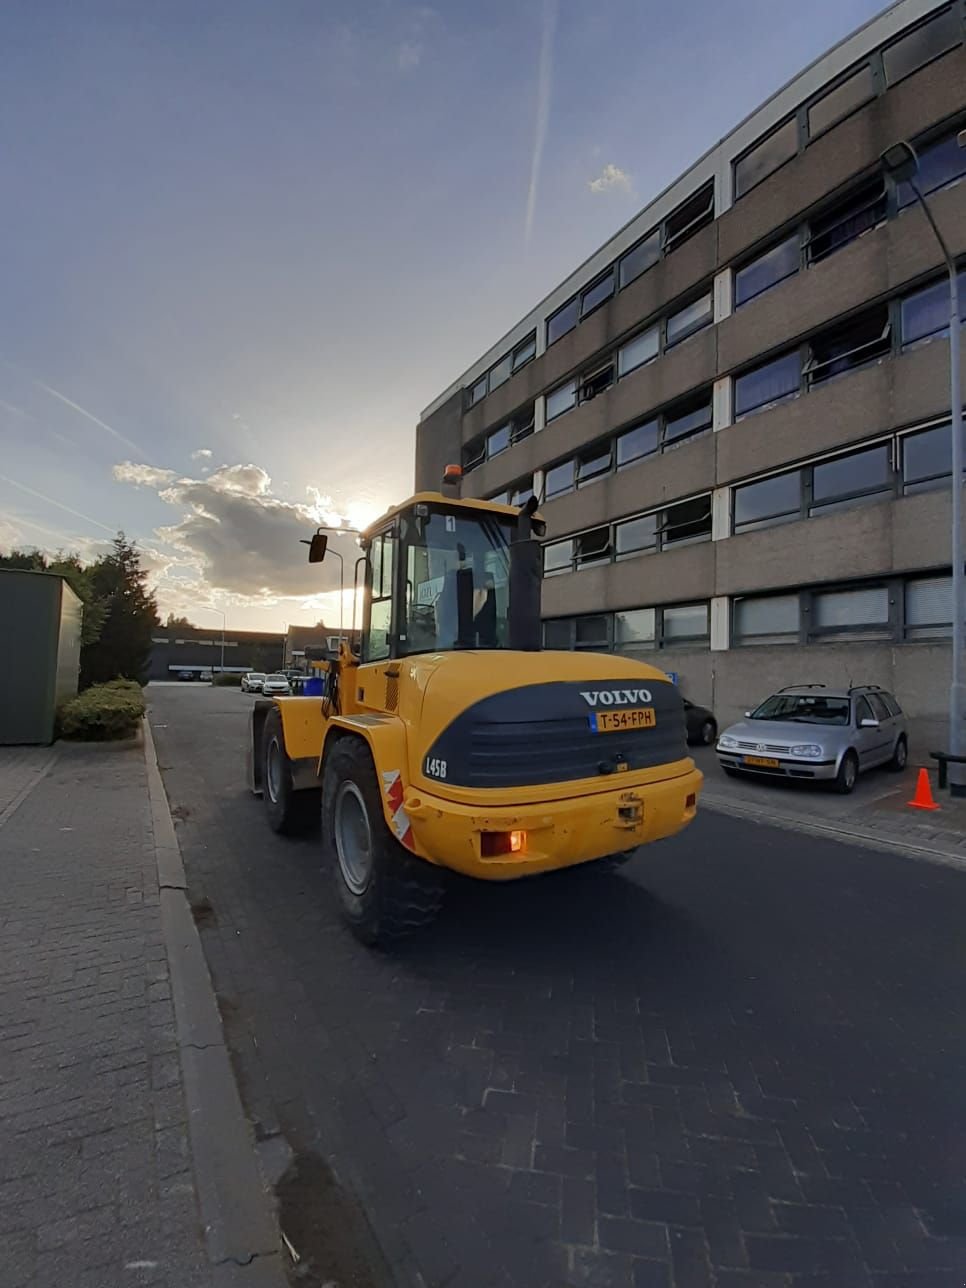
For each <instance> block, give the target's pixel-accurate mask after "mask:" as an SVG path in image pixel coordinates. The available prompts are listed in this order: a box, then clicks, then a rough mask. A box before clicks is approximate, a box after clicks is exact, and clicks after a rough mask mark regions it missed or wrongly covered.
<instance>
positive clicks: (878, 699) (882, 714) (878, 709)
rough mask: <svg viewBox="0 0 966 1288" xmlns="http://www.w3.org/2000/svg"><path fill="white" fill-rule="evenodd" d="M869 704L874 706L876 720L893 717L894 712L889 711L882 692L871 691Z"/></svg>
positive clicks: (873, 712)
mask: <svg viewBox="0 0 966 1288" xmlns="http://www.w3.org/2000/svg"><path fill="white" fill-rule="evenodd" d="M869 705H870V706H871V708H872V714H873V715H874V716H875V718H876V720H891V719H892V713H891V712H890V711H889V708H888V707H887V706H886V704H885V702H884V700H883V698H882V694H881V693H870V694H869Z"/></svg>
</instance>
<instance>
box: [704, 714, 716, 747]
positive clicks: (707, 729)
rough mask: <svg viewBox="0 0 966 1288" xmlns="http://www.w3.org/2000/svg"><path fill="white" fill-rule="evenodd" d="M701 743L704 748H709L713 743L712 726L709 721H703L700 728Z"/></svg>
mask: <svg viewBox="0 0 966 1288" xmlns="http://www.w3.org/2000/svg"><path fill="white" fill-rule="evenodd" d="M701 741H702V742H703V743H704V745H705V746H706V747H710V746H711V744H712V743H713V742H714V725H713V724H712V723H711V721H710V720H705V722H704V724H703V725H702V726H701Z"/></svg>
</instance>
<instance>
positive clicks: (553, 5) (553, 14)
mask: <svg viewBox="0 0 966 1288" xmlns="http://www.w3.org/2000/svg"><path fill="white" fill-rule="evenodd" d="M556 27H557V0H543V37H542V39H541V41H540V67H539V70H538V73H537V122H536V128H535V130H534V134H533V156H532V157H531V159H530V187H529V188H528V189H527V214H526V219H525V220H524V224H523V235H524V240H525V241H526V242H527V244H528V245H529V242H530V234H531V232H532V231H533V216H534V213H535V211H536V208H537V186H538V184H539V182H540V163H541V161H542V160H543V145H544V143H545V142H546V139H547V123H548V121H549V120H550V93H551V90H552V89H553V37H554V32H555V31H556Z"/></svg>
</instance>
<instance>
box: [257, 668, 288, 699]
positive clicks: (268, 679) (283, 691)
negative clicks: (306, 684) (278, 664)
mask: <svg viewBox="0 0 966 1288" xmlns="http://www.w3.org/2000/svg"><path fill="white" fill-rule="evenodd" d="M291 691H292V690H291V689H290V688H289V683H288V680H286V678H285V676H284V675H282V673H281V672H280V671H279V672H276V674H275V675H266V676H265V678H264V680H262V693H263V694H264V695H265V697H266V698H269V697H275V698H278V697H284V696H286V695H288V694H289V693H291Z"/></svg>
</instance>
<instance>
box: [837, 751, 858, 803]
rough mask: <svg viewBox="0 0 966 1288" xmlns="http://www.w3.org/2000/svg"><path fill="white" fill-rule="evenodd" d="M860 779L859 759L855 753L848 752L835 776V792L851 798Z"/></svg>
mask: <svg viewBox="0 0 966 1288" xmlns="http://www.w3.org/2000/svg"><path fill="white" fill-rule="evenodd" d="M858 777H859V758H858V756H856V754H855V752H854V751H847V752H846V753H845V755H844V756H843V757H842V763H841V764H840V765H839V771H838V773H837V774H836V775H835V790H836V791H837V792H838V794H839V795H840V796H849V795H850V794H851V793H852V792H853V791H854V790H855V784H856V781H857V779H858Z"/></svg>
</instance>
